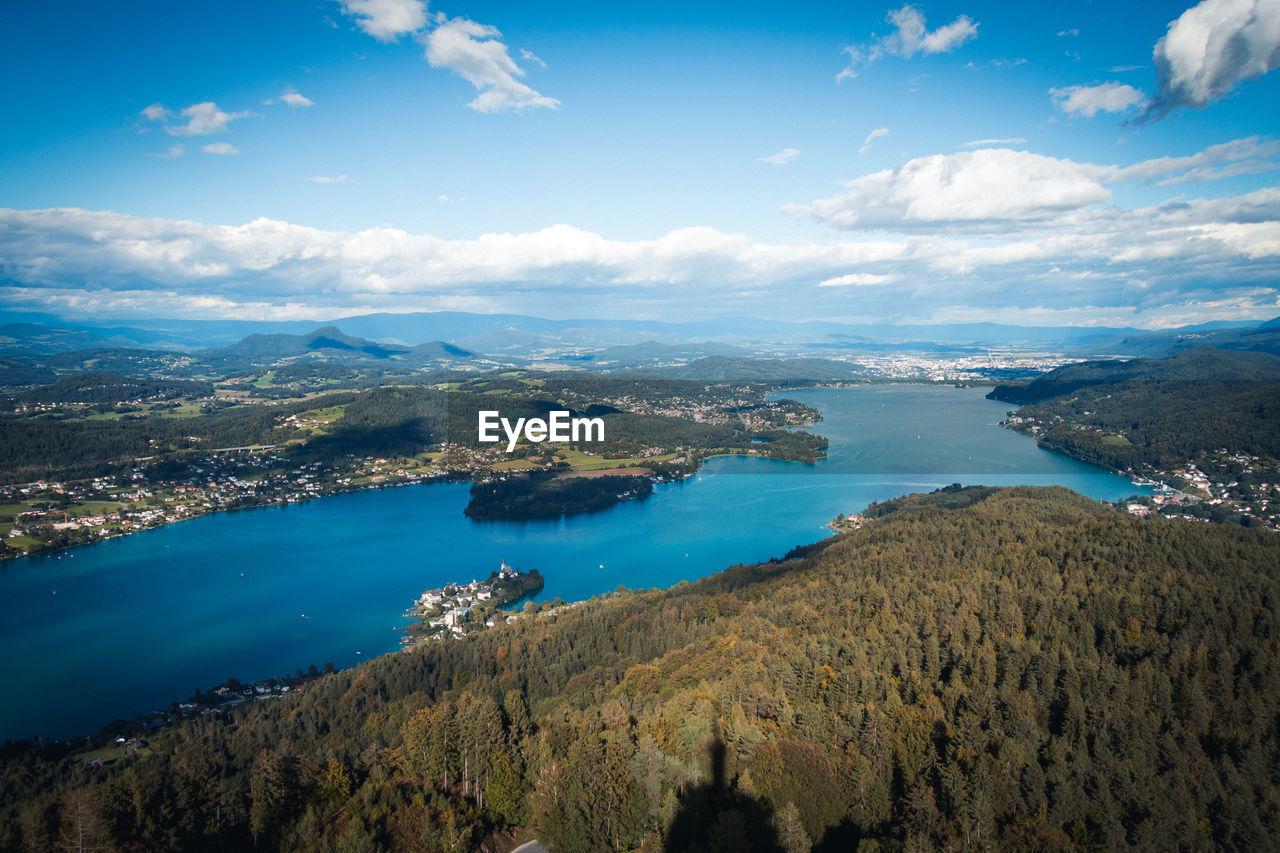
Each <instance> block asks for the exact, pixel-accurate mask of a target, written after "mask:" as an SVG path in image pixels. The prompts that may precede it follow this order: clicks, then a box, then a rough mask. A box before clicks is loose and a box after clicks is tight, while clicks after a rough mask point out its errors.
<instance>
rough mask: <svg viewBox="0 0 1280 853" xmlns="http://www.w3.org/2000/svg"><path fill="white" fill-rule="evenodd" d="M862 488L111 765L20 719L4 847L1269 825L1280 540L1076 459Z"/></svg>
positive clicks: (154, 744)
mask: <svg viewBox="0 0 1280 853" xmlns="http://www.w3.org/2000/svg"><path fill="white" fill-rule="evenodd" d="M870 515H872V516H874V517H873V518H872V519H871V520H869V521H867V522H866V524H865V525H864V526H863V527H862V529H860V530H857V531H854V532H851V533H847V534H843V535H842V536H840V537H838V538H836V539H833V540H828V541H827V542H826V543H820V544H819V545H816V546H810V547H808V548H804V549H798V551H797V552H796V553H795V554H793V555H791V559H788V560H782V561H778V562H773V563H769V564H763V565H758V566H746V567H735V568H731V569H729V570H727V571H725V572H722V573H720V574H718V575H715V576H713V577H710V578H707V579H705V580H702V581H699V582H697V583H693V584H689V583H682V584H679V585H677V586H675V587H673V588H672V589H670V590H665V591H647V592H633V593H624V594H618V595H613V596H609V597H606V598H604V599H599V600H593V601H590V602H587V603H584V604H581V605H578V606H573V607H559V608H555V609H553V610H552V611H548V612H544V613H543V614H542V615H540V616H538V617H529V618H526V619H525V620H523V621H521V622H517V623H515V624H513V625H510V626H508V627H505V628H499V629H496V630H492V631H488V632H484V633H482V634H480V635H478V636H476V637H473V638H468V639H467V640H465V641H457V642H438V643H432V644H429V645H428V646H426V647H425V648H423V649H421V650H419V651H417V652H413V653H403V654H398V655H392V656H387V657H384V658H381V659H378V660H376V661H373V662H371V663H369V664H366V665H364V666H361V667H359V668H357V669H355V670H350V671H346V672H341V673H338V674H336V675H330V676H327V677H324V678H322V679H320V680H318V681H317V682H315V683H313V684H311V685H310V686H308V687H306V688H304V689H302V690H301V691H297V692H294V693H290V694H289V695H287V696H285V697H283V698H280V699H276V700H274V701H272V702H264V703H247V704H246V706H244V708H243V709H242V710H239V711H236V712H233V714H232V716H231V717H230V718H227V717H224V716H222V715H221V714H215V715H212V716H209V717H206V718H202V719H200V720H198V721H193V722H189V723H184V724H179V725H177V726H174V727H173V728H171V729H169V730H167V731H162V732H158V733H155V734H153V735H149V736H148V737H147V740H148V741H149V745H148V747H147V748H146V750H138V751H137V752H134V753H129V754H127V755H126V756H125V757H122V758H120V760H118V761H117V762H116V763H115V764H114V765H112V766H107V767H83V766H79V765H76V764H75V763H74V762H73V761H72V760H70V759H62V760H54V758H55V756H56V754H57V752H58V749H57V747H53V746H46V747H43V748H24V747H21V746H19V747H13V748H10V749H9V750H7V758H6V760H5V763H4V765H3V767H2V768H0V803H3V807H2V808H3V823H0V848H2V849H4V850H19V849H22V850H27V849H31V850H49V849H54V847H55V845H56V844H57V842H58V839H59V837H60V834H61V833H63V832H73V831H78V832H80V833H82V834H81V835H80V836H79V837H80V838H81V840H84V839H86V838H87V839H90V840H93V841H94V842H95V843H96V842H98V841H100V842H102V843H103V844H104V845H105V846H104V847H102V848H100V849H108V848H110V847H111V846H115V847H124V846H125V845H129V849H138V850H159V849H166V850H168V849H176V850H199V849H210V850H212V849H220V850H224V849H249V847H250V845H253V844H255V843H256V848H255V849H261V850H274V849H281V850H301V849H308V850H310V849H317V850H388V851H400V850H427V851H435V850H466V849H477V848H479V847H480V845H481V844H482V843H484V842H486V840H488V841H491V842H494V843H497V842H500V841H505V842H509V841H510V840H511V836H510V835H507V834H506V831H507V828H508V827H511V826H513V825H517V824H518V825H522V826H528V827H531V833H532V834H534V835H536V836H537V837H538V838H540V839H542V840H543V842H544V843H547V844H549V845H551V846H552V847H553V849H555V850H563V851H581V850H619V849H621V850H625V849H635V848H638V847H640V846H641V845H644V846H645V848H646V849H658V848H659V847H665V848H666V849H671V850H739V849H758V850H788V851H796V850H806V849H809V847H808V845H809V844H810V843H812V845H813V849H815V850H842V851H843V850H851V849H855V847H857V849H867V848H862V847H858V845H859V844H860V843H867V842H872V841H874V842H875V844H874V845H869V848H870V849H899V848H905V849H913V850H919V849H966V848H978V847H987V846H995V847H998V848H1003V849H1026V850H1033V849H1034V850H1043V849H1050V850H1052V849H1093V848H1098V849H1114V848H1118V847H1125V846H1136V847H1140V848H1147V849H1151V848H1156V849H1174V848H1181V849H1206V848H1210V847H1215V846H1216V847H1227V848H1234V849H1249V850H1254V849H1269V848H1274V846H1275V844H1276V841H1277V839H1280V778H1277V777H1278V776H1280V737H1278V736H1277V735H1278V733H1277V727H1278V725H1280V722H1278V721H1280V714H1278V713H1277V710H1278V705H1277V703H1278V702H1280V699H1278V698H1277V697H1280V645H1278V643H1277V640H1280V636H1278V633H1277V627H1278V626H1277V602H1280V539H1278V538H1276V537H1275V536H1274V535H1270V534H1266V533H1262V532H1259V531H1253V530H1245V529H1241V528H1234V527H1224V526H1218V525H1196V524H1189V523H1184V522H1171V521H1167V520H1162V519H1137V518H1133V517H1130V516H1128V515H1126V514H1123V513H1120V512H1117V511H1116V510H1114V509H1112V508H1110V507H1107V506H1104V505H1100V504H1096V503H1094V502H1092V501H1090V500H1088V499H1086V498H1083V497H1081V496H1079V495H1076V494H1074V493H1071V492H1069V491H1067V490H1065V489H1061V488H1048V489H1032V488H1010V489H954V488H953V489H948V490H944V491H943V492H941V493H938V494H935V495H933V496H926V497H914V498H910V499H904V500H902V501H898V502H892V503H889V504H886V505H880V506H878V507H877V508H876V510H875V512H873V513H870ZM144 752H145V753H146V754H143V753H144ZM491 849H492V848H491Z"/></svg>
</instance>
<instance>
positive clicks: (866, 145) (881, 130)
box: [858, 127, 889, 154]
mask: <svg viewBox="0 0 1280 853" xmlns="http://www.w3.org/2000/svg"><path fill="white" fill-rule="evenodd" d="M888 135H889V128H887V127H877V128H876V129H875V130H873V131H871V132H870V133H868V134H867V138H866V139H864V140H863V141H862V147H861V148H859V149H858V153H859V154H866V153H867V152H868V151H870V150H871V143H873V142H875V141H876V140H877V139H879V138H880V137H882V136H888Z"/></svg>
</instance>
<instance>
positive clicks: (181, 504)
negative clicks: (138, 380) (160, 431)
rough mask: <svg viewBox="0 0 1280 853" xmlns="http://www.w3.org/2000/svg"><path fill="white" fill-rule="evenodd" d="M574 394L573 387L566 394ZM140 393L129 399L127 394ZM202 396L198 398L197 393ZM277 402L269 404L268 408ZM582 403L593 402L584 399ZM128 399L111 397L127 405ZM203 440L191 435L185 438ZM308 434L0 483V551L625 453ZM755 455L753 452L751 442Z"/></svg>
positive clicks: (759, 425) (684, 450) (683, 405)
mask: <svg viewBox="0 0 1280 853" xmlns="http://www.w3.org/2000/svg"><path fill="white" fill-rule="evenodd" d="M571 396H573V395H571ZM135 402H136V401H135ZM197 402H199V401H197ZM278 402H279V401H266V402H264V403H263V405H268V406H269V405H275V404H278ZM574 402H576V403H581V404H582V405H583V406H585V405H587V404H588V403H589V402H594V400H588V399H587V398H586V397H583V398H582V399H581V400H578V399H577V397H574ZM606 402H607V403H611V404H612V405H614V406H616V407H618V408H619V409H621V410H623V411H633V412H636V413H643V414H662V415H666V416H670V417H683V418H688V419H690V420H693V421H695V422H699V423H728V422H730V421H731V420H740V421H742V423H743V424H744V425H745V426H747V427H748V428H751V429H767V428H770V427H778V426H802V425H805V424H807V423H809V417H808V412H807V410H805V409H799V410H793V409H792V408H791V407H790V406H788V405H786V404H782V403H778V402H775V401H770V402H768V403H766V404H765V405H763V406H761V405H759V404H754V403H752V401H749V400H747V399H737V398H734V399H728V400H721V401H718V402H716V403H714V404H711V403H707V402H705V401H703V400H698V399H696V398H688V399H686V398H678V399H675V400H671V401H668V402H666V403H665V404H663V405H654V404H653V403H651V402H648V401H645V400H642V399H638V398H637V399H633V398H631V397H628V396H623V397H619V398H617V399H615V400H607V401H606ZM130 405H132V403H128V404H119V405H118V406H117V408H120V409H122V410H124V409H127V408H128V407H129V406H130ZM35 408H38V409H39V410H40V411H41V412H44V413H69V412H78V411H80V410H81V409H82V408H83V406H77V405H63V404H40V405H38V406H36V407H35ZM332 417H336V416H333V415H332V413H331V412H330V413H328V414H326V415H324V416H322V415H321V414H317V413H315V412H306V413H300V414H292V415H287V416H281V417H280V418H279V419H278V426H280V427H282V428H288V429H290V430H294V431H301V432H304V433H313V434H315V433H322V432H323V429H324V427H325V426H326V425H328V424H329V421H330V420H332ZM198 440H199V439H198V438H196V437H194V436H191V437H189V441H191V442H196V441H198ZM303 452H305V443H304V442H302V441H300V440H299V439H296V438H294V439H290V440H288V441H285V442H283V443H280V444H263V445H253V446H247V447H226V448H215V449H210V450H207V451H204V452H203V453H198V454H194V455H189V456H187V457H186V458H184V459H182V460H181V461H176V460H174V459H165V458H163V457H162V456H159V455H157V456H153V457H144V458H139V459H136V460H135V461H134V463H133V465H132V466H131V467H130V468H127V469H124V470H122V471H120V472H119V473H115V474H112V475H102V476H96V477H92V478H86V479H77V480H57V479H41V480H35V481H32V482H27V483H11V484H6V485H3V486H0V560H6V559H13V558H17V557H23V556H27V555H29V554H36V553H47V552H51V551H58V550H61V549H64V548H70V547H73V546H76V545H84V544H88V543H91V542H97V541H100V540H103V539H108V538H112V537H115V536H123V535H126V534H129V533H133V532H136V531H139V530H144V529H147V528H152V527H159V526H161V525H164V524H170V523H172V522H176V521H184V520H186V519H190V518H195V517H197V516H201V515H206V514H208V513H212V512H219V511H222V510H230V509H248V508H250V507H262V506H279V505H287V504H293V503H302V502H305V501H308V500H311V499H312V498H317V497H324V496H327V495H334V494H340V493H343V492H351V491H360V490H364V489H374V488H382V487H387V486H402V485H412V484H417V483H433V482H444V481H466V480H471V479H474V478H475V477H476V475H477V474H481V473H490V472H503V471H507V470H513V469H517V468H519V469H527V468H536V467H544V468H561V467H565V457H572V459H571V460H570V465H569V467H571V468H574V469H577V468H582V469H584V470H588V471H590V470H594V469H601V468H611V467H616V466H617V464H621V463H624V462H626V461H628V460H601V459H600V458H599V457H596V456H595V454H592V453H591V452H590V451H588V450H586V449H580V450H576V451H570V452H567V453H564V454H559V455H554V454H543V455H542V456H537V455H532V454H535V453H536V451H535V450H534V449H533V448H531V447H529V446H528V445H525V444H522V445H520V446H519V447H517V449H516V453H515V454H514V455H512V454H508V453H505V452H503V450H502V448H501V446H494V445H482V446H480V447H474V446H468V445H465V444H458V443H452V442H446V443H444V444H442V445H441V446H440V447H439V449H437V450H434V451H424V452H422V453H419V454H417V455H415V456H411V457H375V456H346V457H340V458H329V459H325V460H322V461H303V459H300V458H299V454H300V453H303ZM748 452H754V451H748ZM693 453H694V448H692V447H687V446H684V445H681V446H677V447H643V448H639V449H637V450H636V451H634V452H632V453H631V454H629V456H630V457H631V458H632V460H654V461H659V462H667V463H669V464H672V465H684V466H685V467H684V469H683V471H684V473H685V474H686V475H687V474H691V473H693V470H694V468H695V467H696V466H690V465H688V464H687V461H688V460H689V459H691V458H692V456H693Z"/></svg>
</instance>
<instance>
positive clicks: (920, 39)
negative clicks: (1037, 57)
mask: <svg viewBox="0 0 1280 853" xmlns="http://www.w3.org/2000/svg"><path fill="white" fill-rule="evenodd" d="M885 20H886V21H887V22H888V23H890V24H892V25H893V28H894V29H893V32H891V33H890V34H889V35H887V36H884V37H882V38H879V39H877V40H875V41H873V42H871V43H870V44H864V45H849V46H847V47H845V48H843V50H842V51H841V52H842V53H847V54H848V55H849V65H848V67H847V68H845V69H844V70H843V71H841V72H840V73H839V74H837V75H836V82H837V83H839V82H841V81H843V80H848V79H851V78H853V77H857V76H858V75H859V74H861V73H862V71H863V70H864V69H865V68H866V67H867V66H868V65H870V64H871V63H873V62H875V61H877V60H879V59H881V58H882V57H885V56H901V57H903V58H907V59H909V58H911V57H913V56H915V55H916V54H925V55H929V54H934V53H949V52H950V51H952V50H955V49H956V48H957V47H959V46H960V45H962V44H964V43H965V42H967V41H969V40H970V39H973V38H975V37H976V36H977V35H978V25H977V24H976V23H974V21H973V20H972V19H970V18H969V16H968V15H960V16H959V17H958V18H956V19H955V20H954V21H952V22H951V23H949V24H947V25H946V26H942V27H938V28H937V29H936V30H932V31H930V30H929V29H928V28H927V27H926V26H925V19H924V13H923V12H921V11H920V9H919V7H917V6H911V5H906V6H903V7H902V8H901V9H895V10H893V11H892V12H890V13H889V14H888V16H887V17H886V18H885Z"/></svg>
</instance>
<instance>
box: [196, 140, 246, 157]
mask: <svg viewBox="0 0 1280 853" xmlns="http://www.w3.org/2000/svg"><path fill="white" fill-rule="evenodd" d="M200 150H201V151H203V152H204V153H206V154H222V155H228V154H239V153H240V149H239V148H237V147H235V146H234V145H232V144H231V143H230V142H211V143H209V144H208V145H204V146H201V148H200Z"/></svg>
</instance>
